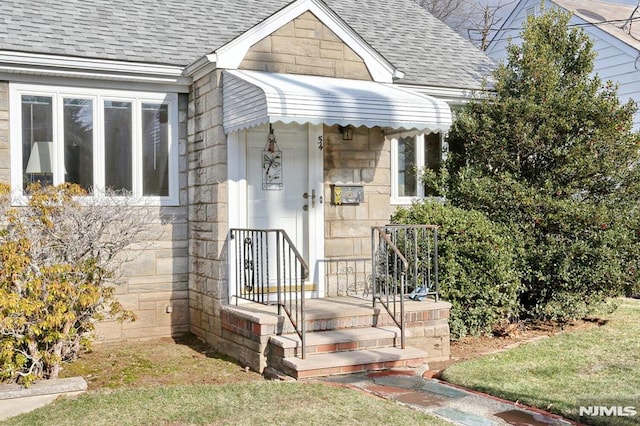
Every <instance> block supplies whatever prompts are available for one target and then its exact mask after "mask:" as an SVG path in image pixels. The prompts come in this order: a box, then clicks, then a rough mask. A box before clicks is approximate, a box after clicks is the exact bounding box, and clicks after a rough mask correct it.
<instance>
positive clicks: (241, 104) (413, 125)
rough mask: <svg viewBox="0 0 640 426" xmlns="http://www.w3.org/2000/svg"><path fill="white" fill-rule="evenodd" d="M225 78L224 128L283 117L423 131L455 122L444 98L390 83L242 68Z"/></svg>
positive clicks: (284, 119) (285, 119)
mask: <svg viewBox="0 0 640 426" xmlns="http://www.w3.org/2000/svg"><path fill="white" fill-rule="evenodd" d="M223 78H224V81H223V85H224V86H223V111H224V131H225V133H231V132H234V131H237V130H242V129H245V128H248V127H253V126H256V125H258V124H262V123H275V122H278V121H281V122H283V123H292V122H296V123H299V124H303V123H312V124H326V125H334V124H339V125H341V126H348V125H351V126H355V127H359V126H366V127H369V128H370V127H374V126H379V127H383V128H391V129H394V130H418V131H421V132H424V133H431V132H446V131H447V130H448V129H449V127H450V126H451V109H450V108H449V105H447V104H446V103H445V102H444V101H441V100H438V99H435V98H433V97H431V96H427V95H422V94H419V93H417V92H415V91H412V90H410V89H408V88H406V87H399V86H397V85H393V84H389V83H376V82H372V81H362V80H348V79H342V78H330V77H316V76H308V75H294V74H278V73H268V72H260V71H240V70H227V71H225V72H224V77H223Z"/></svg>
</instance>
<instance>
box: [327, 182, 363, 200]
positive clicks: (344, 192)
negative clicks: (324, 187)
mask: <svg viewBox="0 0 640 426" xmlns="http://www.w3.org/2000/svg"><path fill="white" fill-rule="evenodd" d="M362 202H364V188H363V186H362V185H331V203H332V204H335V205H341V204H360V203H362Z"/></svg>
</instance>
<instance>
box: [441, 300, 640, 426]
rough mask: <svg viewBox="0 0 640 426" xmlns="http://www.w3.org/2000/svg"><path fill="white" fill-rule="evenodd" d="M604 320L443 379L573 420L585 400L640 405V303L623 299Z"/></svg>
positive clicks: (465, 365)
mask: <svg viewBox="0 0 640 426" xmlns="http://www.w3.org/2000/svg"><path fill="white" fill-rule="evenodd" d="M604 318H605V319H606V320H607V322H606V324H605V325H603V326H601V327H597V328H591V329H588V330H582V331H576V332H572V333H565V334H559V335H556V336H552V337H549V338H547V339H543V340H539V341H535V342H531V343H527V344H524V345H521V346H519V347H518V348H515V349H512V350H509V351H506V352H501V353H497V354H494V355H488V356H484V357H480V358H476V359H473V360H470V361H466V362H462V363H459V364H455V365H453V366H451V367H449V368H447V369H446V370H445V371H444V372H443V375H442V377H443V379H444V380H447V381H449V382H451V383H455V384H459V385H461V386H465V387H469V388H473V389H477V390H480V391H483V392H486V393H489V394H492V395H496V396H499V397H502V398H505V399H509V400H512V401H519V402H521V403H524V404H527V405H532V406H536V407H539V408H543V409H546V410H549V411H551V412H555V413H557V414H561V415H563V416H566V417H569V418H573V419H577V418H578V407H579V406H580V405H581V404H582V405H584V403H585V402H591V403H595V402H597V401H602V402H603V404H607V405H619V404H620V403H622V405H628V404H626V403H627V402H633V403H634V404H632V405H636V404H637V405H638V406H640V301H639V300H634V299H624V300H622V301H621V302H620V306H619V308H618V309H617V310H616V311H615V312H614V313H612V314H609V315H606V316H604ZM616 402H617V403H616Z"/></svg>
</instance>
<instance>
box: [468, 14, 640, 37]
mask: <svg viewBox="0 0 640 426" xmlns="http://www.w3.org/2000/svg"><path fill="white" fill-rule="evenodd" d="M636 21H640V16H638V17H635V18H628V19H611V20H606V21H598V22H585V23H580V24H570V25H567V27H569V28H579V27H597V26H599V25H603V24H619V23H623V24H625V25H631V23H633V22H636ZM522 29H523V28H522V27H509V28H497V29H496V28H489V31H495V32H496V33H500V32H503V31H521V30H522ZM621 29H622V28H621ZM469 31H477V32H482V31H484V29H481V28H470V29H469ZM625 32H626V31H625ZM630 35H631V34H630ZM632 37H633V36H632ZM511 38H513V37H504V38H493V39H492V40H491V42H492V43H494V42H496V41H505V40H509V39H511ZM633 38H635V37H633ZM469 40H471V41H481V40H482V39H472V38H471V37H469ZM636 40H637V39H636Z"/></svg>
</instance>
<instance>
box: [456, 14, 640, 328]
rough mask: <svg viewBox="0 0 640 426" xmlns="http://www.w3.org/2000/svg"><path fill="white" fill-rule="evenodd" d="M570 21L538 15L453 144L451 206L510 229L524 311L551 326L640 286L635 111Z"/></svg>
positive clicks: (459, 125) (466, 113)
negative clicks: (596, 72) (517, 249)
mask: <svg viewBox="0 0 640 426" xmlns="http://www.w3.org/2000/svg"><path fill="white" fill-rule="evenodd" d="M569 19H570V15H569V14H565V13H563V12H561V11H559V10H555V9H553V10H550V11H547V12H546V13H544V14H543V15H541V16H530V17H529V18H528V19H527V22H526V24H525V26H524V29H523V32H522V34H521V37H522V44H520V45H516V44H510V46H509V48H508V59H507V61H506V62H505V63H504V64H501V65H500V66H499V67H498V68H497V70H496V72H495V74H494V78H495V86H494V89H495V92H493V93H492V95H491V96H484V97H481V98H478V99H476V100H474V101H473V102H471V103H469V104H468V105H467V106H466V107H465V108H464V109H463V111H462V112H461V113H460V115H459V117H458V119H457V120H456V121H455V123H454V125H453V127H452V129H451V132H450V136H449V143H450V149H451V152H452V155H451V156H450V160H449V162H448V170H447V173H448V175H449V180H450V181H449V189H448V194H447V195H448V198H449V200H450V202H451V203H452V204H453V205H456V206H458V207H463V208H466V209H475V210H480V211H482V212H484V213H485V214H486V215H487V216H488V217H489V218H490V219H492V220H493V221H496V222H500V223H503V224H506V225H508V226H509V227H510V229H511V230H512V232H513V236H514V238H517V239H518V240H519V241H520V243H521V244H522V246H523V248H524V251H523V252H524V253H525V254H524V255H523V257H522V259H521V266H520V271H521V274H522V281H523V283H524V289H523V291H522V295H521V304H522V308H523V312H527V313H528V314H529V315H531V316H533V317H536V318H544V319H569V318H573V317H577V316H580V315H584V314H585V313H587V312H588V311H589V309H590V308H591V307H593V306H594V304H595V303H596V302H600V301H604V300H605V299H606V298H607V297H609V296H615V295H619V294H622V293H624V292H625V291H626V292H630V291H633V290H632V288H633V287H634V286H636V285H637V284H636V282H637V279H636V276H635V273H636V272H635V271H636V267H635V264H636V263H637V261H636V259H637V258H638V253H637V251H638V248H637V247H638V232H640V230H639V228H638V212H637V209H638V206H639V203H640V173H639V169H638V167H637V165H638V160H639V159H640V155H639V148H640V135H639V134H638V133H634V132H632V131H631V128H632V123H633V122H632V117H633V113H634V112H635V105H634V104H633V103H632V102H631V101H630V102H629V103H626V104H624V105H623V104H621V103H620V101H619V100H618V97H617V88H616V87H615V86H614V85H613V84H611V83H606V84H603V83H602V82H601V80H600V79H599V78H598V77H597V76H593V75H592V71H593V62H594V58H595V53H594V51H593V43H592V42H591V40H590V39H589V37H588V36H587V35H586V34H585V33H584V32H583V31H582V30H581V29H577V28H569V25H568V23H569ZM445 175H446V174H445Z"/></svg>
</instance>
